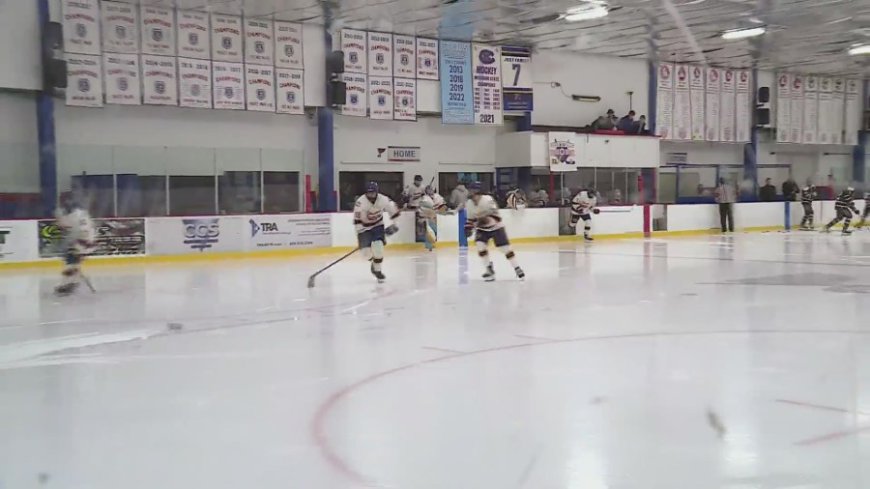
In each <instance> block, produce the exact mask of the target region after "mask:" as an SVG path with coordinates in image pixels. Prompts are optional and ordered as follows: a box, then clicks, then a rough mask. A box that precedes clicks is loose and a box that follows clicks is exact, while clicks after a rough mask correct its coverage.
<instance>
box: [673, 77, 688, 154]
mask: <svg viewBox="0 0 870 489" xmlns="http://www.w3.org/2000/svg"><path fill="white" fill-rule="evenodd" d="M674 68H675V70H676V73H675V78H674V136H673V138H674V139H680V140H686V139H690V138H691V135H692V134H691V133H692V106H691V105H692V104H691V96H690V94H689V70H690V69H691V68H690V67H689V66H687V65H676V66H675V67H674Z"/></svg>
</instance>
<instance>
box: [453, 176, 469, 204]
mask: <svg viewBox="0 0 870 489" xmlns="http://www.w3.org/2000/svg"><path fill="white" fill-rule="evenodd" d="M466 202H468V189H467V188H465V183H464V182H459V185H457V186H456V187H455V188H454V189H453V191H452V192H450V207H452V208H454V209H464V208H465V203H466Z"/></svg>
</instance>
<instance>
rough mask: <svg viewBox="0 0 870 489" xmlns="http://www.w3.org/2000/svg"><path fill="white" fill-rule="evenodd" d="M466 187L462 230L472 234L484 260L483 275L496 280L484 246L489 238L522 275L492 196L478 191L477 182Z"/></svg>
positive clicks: (521, 274)
mask: <svg viewBox="0 0 870 489" xmlns="http://www.w3.org/2000/svg"><path fill="white" fill-rule="evenodd" d="M468 190H469V192H470V194H471V196H470V198H469V199H468V203H467V204H466V205H465V210H466V213H467V221H466V223H465V234H466V236H469V237H471V235H472V234H474V235H475V242H477V254H478V255H480V258H481V259H482V260H483V265H484V267H486V272H484V274H483V279H484V280H486V281H487V282H492V281H493V280H495V269H494V268H493V266H492V258H490V256H489V251H488V250H487V248H488V246H489V241H490V240H492V241H494V242H495V246H496V247H497V248H498V249H499V250H501V251H502V252H503V253H504V256H505V257H506V258H507V259H508V261H509V262H510V264H511V266H512V267H514V272H516V274H517V277H518V278H520V279H522V278H524V277H525V276H526V274H525V273H524V272H523V269H522V268H520V265H519V263H517V258H516V254H515V253H514V251H513V250H512V249H511V244H510V241H508V236H507V232H506V231H505V228H504V223H503V222H502V220H501V216H499V213H498V205H497V204H496V203H495V199H493V198H492V197H491V196H489V195H486V194H484V193H483V192H482V191H481V185H480V182H474V183H472V184H471V185H469V187H468Z"/></svg>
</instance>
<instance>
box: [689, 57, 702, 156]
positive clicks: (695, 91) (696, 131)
mask: <svg viewBox="0 0 870 489" xmlns="http://www.w3.org/2000/svg"><path fill="white" fill-rule="evenodd" d="M689 92H690V105H691V106H692V140H693V141H703V140H704V123H705V121H704V98H705V96H706V95H705V93H704V68H702V67H700V66H690V67H689Z"/></svg>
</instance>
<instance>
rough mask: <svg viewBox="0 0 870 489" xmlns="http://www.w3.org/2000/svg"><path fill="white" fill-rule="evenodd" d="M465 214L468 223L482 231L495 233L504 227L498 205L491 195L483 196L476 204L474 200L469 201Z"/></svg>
mask: <svg viewBox="0 0 870 489" xmlns="http://www.w3.org/2000/svg"><path fill="white" fill-rule="evenodd" d="M465 212H466V213H467V219H468V222H469V223H470V224H471V225H473V226H474V227H475V228H477V229H478V230H480V231H495V230H497V229H501V228H503V227H504V223H503V222H502V221H501V216H500V215H499V213H498V204H496V203H495V199H493V198H492V196H490V195H481V196H480V199H479V200H478V201H477V203H476V204H475V203H474V200H473V199H468V202H467V203H466V204H465Z"/></svg>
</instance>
